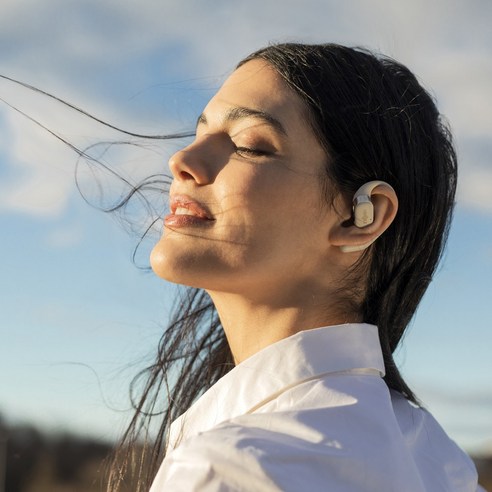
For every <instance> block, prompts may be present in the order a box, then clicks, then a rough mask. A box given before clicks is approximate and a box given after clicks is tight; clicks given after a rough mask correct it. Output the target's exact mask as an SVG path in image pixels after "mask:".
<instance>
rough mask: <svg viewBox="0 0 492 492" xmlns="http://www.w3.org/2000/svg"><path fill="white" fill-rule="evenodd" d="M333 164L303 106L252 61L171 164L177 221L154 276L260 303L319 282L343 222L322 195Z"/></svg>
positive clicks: (157, 253) (171, 223)
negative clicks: (331, 238) (335, 227)
mask: <svg viewBox="0 0 492 492" xmlns="http://www.w3.org/2000/svg"><path fill="white" fill-rule="evenodd" d="M326 161H327V156H326V154H325V152H324V151H323V149H322V148H321V146H320V144H319V143H318V141H317V140H316V138H315V137H314V134H313V132H312V130H311V128H310V126H309V124H308V123H307V118H306V108H305V106H304V103H303V102H302V101H301V99H300V98H299V97H298V96H297V95H296V94H295V93H294V92H293V91H292V90H291V89H290V88H289V87H288V86H287V85H286V83H285V82H284V81H283V80H282V78H281V77H280V76H279V75H278V74H277V72H276V71H275V70H274V69H272V68H271V67H270V66H269V65H268V64H267V63H266V62H264V61H261V60H253V61H249V62H247V63H246V64H244V65H243V66H241V67H240V68H238V69H237V70H236V71H235V72H234V73H233V74H232V75H231V76H230V77H229V78H228V79H227V80H226V82H225V83H224V85H223V86H222V87H221V89H220V90H219V91H218V92H217V94H216V95H215V96H214V97H213V98H212V99H211V101H210V102H209V103H208V105H207V107H206V108H205V110H204V111H203V114H202V115H201V116H200V118H199V120H198V125H197V130H196V139H195V140H194V142H193V143H192V144H191V145H189V146H188V147H186V148H184V149H183V150H181V151H179V152H177V153H176V154H175V155H174V156H173V157H172V158H171V160H170V163H169V164H170V168H171V172H172V174H173V176H174V181H173V184H172V186H171V190H170V202H171V214H170V215H168V216H167V217H166V218H165V228H164V233H163V236H162V238H161V239H160V241H159V242H158V244H157V245H156V246H155V248H154V250H153V252H152V255H151V264H152V268H153V270H154V271H155V273H156V274H157V275H159V276H161V277H163V278H165V279H167V280H170V281H172V282H176V283H181V284H185V285H190V286H194V287H201V288H205V289H206V290H209V291H220V292H235V293H244V294H246V295H258V296H259V295H262V292H263V293H265V292H270V293H273V294H275V292H279V291H278V289H281V290H289V289H290V288H291V287H292V288H293V289H297V288H302V287H303V286H305V285H307V283H309V282H313V281H314V282H316V281H317V280H318V278H319V277H320V275H321V272H322V271H324V270H325V269H326V267H327V258H326V253H327V249H328V247H329V245H328V237H327V236H328V232H327V231H328V229H327V227H329V225H330V224H331V223H333V222H334V221H338V217H337V215H336V214H335V213H334V212H333V210H332V209H331V207H329V206H328V205H327V204H326V203H325V200H324V199H323V198H322V197H321V182H322V181H321V179H322V178H321V176H322V175H323V174H324V173H325V166H326Z"/></svg>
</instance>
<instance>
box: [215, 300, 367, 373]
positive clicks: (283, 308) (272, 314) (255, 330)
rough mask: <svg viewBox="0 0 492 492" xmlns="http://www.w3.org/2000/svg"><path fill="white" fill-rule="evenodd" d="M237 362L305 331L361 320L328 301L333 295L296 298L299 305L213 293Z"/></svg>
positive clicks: (285, 301)
mask: <svg viewBox="0 0 492 492" xmlns="http://www.w3.org/2000/svg"><path fill="white" fill-rule="evenodd" d="M209 294H210V297H211V298H212V300H213V302H214V304H215V307H216V309H217V312H218V314H219V317H220V320H221V323H222V326H223V328H224V331H225V334H226V337H227V341H228V343H229V346H230V349H231V352H232V355H233V357H234V362H235V363H236V364H239V363H240V362H242V361H243V360H245V359H247V358H248V357H250V356H251V355H253V354H255V353H256V352H258V351H259V350H261V349H263V348H265V347H267V346H268V345H271V344H272V343H275V342H277V341H279V340H282V339H283V338H287V337H289V336H291V335H294V334H295V333H298V332H300V331H303V330H309V329H313V328H319V327H321V326H329V325H338V324H343V323H351V322H357V321H360V319H359V317H358V316H357V315H356V314H353V313H350V312H349V311H345V310H340V308H339V307H338V308H335V304H334V303H331V305H330V303H329V302H327V299H330V297H332V296H330V295H329V293H321V294H320V293H316V294H313V293H311V294H308V295H307V294H306V293H305V294H304V296H300V295H299V294H297V295H296V296H295V302H289V301H287V300H284V302H280V301H279V299H278V296H276V298H275V302H274V303H273V302H265V301H264V300H263V301H258V300H253V299H251V298H246V297H244V296H243V295H240V294H231V293H224V292H210V291H209Z"/></svg>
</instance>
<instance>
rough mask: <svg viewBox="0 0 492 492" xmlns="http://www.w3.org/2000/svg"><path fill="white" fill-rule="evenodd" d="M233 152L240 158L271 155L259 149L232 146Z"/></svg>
mask: <svg viewBox="0 0 492 492" xmlns="http://www.w3.org/2000/svg"><path fill="white" fill-rule="evenodd" d="M234 152H235V153H236V154H238V155H240V156H242V157H261V156H266V155H271V152H268V151H266V150H261V149H253V148H250V147H237V146H234Z"/></svg>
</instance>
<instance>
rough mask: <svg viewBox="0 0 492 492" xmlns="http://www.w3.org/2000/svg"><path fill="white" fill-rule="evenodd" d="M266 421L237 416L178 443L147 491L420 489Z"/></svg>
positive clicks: (332, 445)
mask: <svg viewBox="0 0 492 492" xmlns="http://www.w3.org/2000/svg"><path fill="white" fill-rule="evenodd" d="M265 418H266V419H269V418H270V423H271V426H269V425H268V422H267V420H265ZM278 418H279V415H276V416H274V417H273V420H278ZM271 420H272V416H268V415H258V414H252V415H249V416H242V417H240V418H238V419H235V421H231V422H227V423H223V424H221V425H219V426H217V427H216V428H214V429H212V430H210V431H207V432H204V433H201V434H199V435H197V436H195V437H193V438H191V439H188V440H187V441H185V442H183V443H182V444H181V445H180V446H178V447H177V448H176V449H175V450H174V451H172V452H171V453H169V455H168V456H166V459H165V460H164V463H163V466H162V468H161V470H160V471H159V475H158V476H157V477H156V481H155V483H154V487H153V489H152V490H151V492H161V491H167V490H173V491H176V492H181V491H183V492H184V491H203V492H212V491H214V492H215V491H241V492H273V491H283V492H298V491H301V490H309V491H310V492H321V491H326V490H334V491H335V490H336V491H337V492H396V491H398V492H419V491H423V490H424V489H423V488H422V487H421V484H420V482H419V481H418V480H417V481H414V480H411V479H410V480H408V477H406V480H405V481H404V480H400V477H398V476H397V475H396V474H392V473H390V472H388V470H386V469H383V465H382V467H378V466H375V463H374V460H371V459H369V456H365V454H364V453H360V452H358V451H357V450H354V449H347V448H346V447H345V445H344V444H343V443H340V442H338V441H336V440H334V441H331V440H329V439H327V440H324V441H322V442H319V441H318V442H312V440H311V439H304V438H303V437H301V436H299V435H296V432H295V431H294V432H292V433H286V432H283V431H282V430H279V427H283V425H284V424H281V425H280V426H279V425H278V422H272V421H271ZM257 424H258V425H257ZM374 454H379V455H381V454H382V453H381V452H380V450H379V451H378V450H375V451H374ZM383 454H384V453H383ZM380 461H381V463H382V462H383V459H381V460H380ZM385 465H387V464H385ZM401 478H403V477H401Z"/></svg>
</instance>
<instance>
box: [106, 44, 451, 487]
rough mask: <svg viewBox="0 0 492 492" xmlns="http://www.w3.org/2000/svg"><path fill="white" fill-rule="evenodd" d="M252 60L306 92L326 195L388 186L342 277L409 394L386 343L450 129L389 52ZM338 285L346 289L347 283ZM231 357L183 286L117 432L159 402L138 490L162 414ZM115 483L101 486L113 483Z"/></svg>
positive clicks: (446, 213) (434, 224)
mask: <svg viewBox="0 0 492 492" xmlns="http://www.w3.org/2000/svg"><path fill="white" fill-rule="evenodd" d="M253 59H262V60H265V61H267V62H268V63H269V64H270V65H271V66H273V67H274V68H275V70H276V71H277V72H278V73H279V74H280V75H281V76H282V77H283V79H284V80H285V82H286V84H287V85H288V86H289V87H290V88H291V89H292V90H293V92H294V93H295V94H297V95H298V96H300V97H301V98H302V99H303V100H304V102H305V103H306V106H307V108H308V113H309V124H310V125H311V127H312V130H313V132H314V134H315V135H316V136H317V138H318V140H319V142H320V144H321V145H322V146H323V147H324V149H325V150H326V153H327V156H328V159H327V162H328V165H327V167H326V179H325V181H324V182H323V183H320V188H321V189H322V190H324V191H325V194H326V199H327V200H330V199H332V198H333V197H334V196H335V194H337V193H341V194H342V195H343V196H344V197H346V198H347V199H348V200H350V197H352V196H353V194H354V192H355V191H356V190H357V188H358V187H359V186H361V185H362V184H364V183H365V182H368V181H371V180H375V179H380V180H384V181H387V182H388V183H390V184H391V185H392V186H393V187H394V189H395V191H396V194H397V196H398V200H399V211H398V214H397V217H396V219H395V221H394V222H393V224H392V225H391V226H390V228H389V229H388V230H387V231H386V232H385V233H384V234H383V235H382V236H381V237H380V238H379V239H378V241H377V242H376V243H374V244H373V245H372V246H371V248H370V249H368V250H367V251H366V253H365V254H364V255H363V257H362V258H361V260H360V262H359V264H358V267H359V268H355V269H354V271H356V272H357V275H355V276H352V277H351V278H352V283H354V282H355V281H356V282H357V285H361V284H360V282H362V285H363V288H362V289H361V290H362V297H361V301H360V302H359V303H358V305H357V309H358V311H359V313H360V314H361V317H362V319H363V320H364V321H365V322H367V323H372V324H375V325H377V326H378V329H379V335H380V340H381V345H382V351H383V355H384V361H385V366H386V376H385V381H386V384H387V385H388V387H389V388H391V389H393V390H395V391H398V392H400V393H401V394H403V395H404V396H405V397H406V398H407V399H408V400H410V401H412V402H414V403H415V404H418V403H419V402H418V400H417V398H416V396H415V395H414V393H413V392H412V390H411V389H410V388H409V387H408V385H407V384H406V383H405V381H404V380H403V377H402V376H401V374H400V372H399V370H398V368H397V367H396V365H395V362H394V359H393V353H394V351H395V349H396V348H397V346H398V344H399V342H400V340H401V338H402V336H403V334H404V332H405V329H406V328H407V326H408V324H409V322H410V320H411V319H412V317H413V316H414V314H415V311H416V309H417V306H418V304H419V302H420V300H421V299H422V296H423V295H424V293H425V291H426V289H427V287H428V285H429V282H430V281H431V279H432V276H433V274H434V272H435V270H436V267H437V265H438V263H439V260H440V258H441V256H442V252H443V248H444V245H445V242H446V239H447V235H448V230H449V226H450V221H451V217H452V211H453V207H454V196H455V191H456V178H457V162H456V154H455V151H454V148H453V144H452V139H451V135H450V132H449V130H448V128H447V126H446V124H445V123H444V122H443V120H442V117H441V115H440V114H439V112H438V110H437V108H436V105H435V103H434V101H433V98H432V97H431V96H430V95H429V93H428V92H427V91H426V90H425V89H424V88H423V87H422V86H421V85H420V84H419V82H418V81H417V79H416V78H415V76H414V75H413V74H412V73H411V72H410V70H408V69H407V68H406V67H405V66H403V65H401V64H400V63H398V62H396V61H395V60H392V59H390V58H388V57H385V56H382V55H379V54H374V53H372V52H370V51H368V50H366V49H361V48H348V47H344V46H340V45H336V44H323V45H303V44H292V43H287V44H277V45H273V46H269V47H267V48H263V49H261V50H259V51H257V52H255V53H253V54H251V55H250V56H248V57H247V58H245V59H244V60H243V61H241V62H240V63H239V65H238V66H241V65H242V64H244V63H247V62H248V61H249V60H253ZM345 291H346V292H345V295H348V296H350V295H351V286H350V284H348V285H346V286H345ZM352 292H355V288H354V289H353V290H352ZM343 294H344V293H343V292H341V295H343ZM356 297H357V296H356ZM232 367H233V362H232V356H231V353H230V350H229V347H228V345H227V342H226V340H225V336H224V333H223V331H222V327H221V325H220V320H219V318H218V316H217V313H216V311H215V309H214V306H213V304H212V302H211V300H210V298H209V297H208V295H207V294H206V293H205V292H203V291H201V290H198V289H185V290H184V296H183V298H182V300H181V302H180V303H179V304H178V305H177V308H176V310H175V312H174V318H173V321H172V323H171V325H170V326H169V328H168V329H167V330H166V331H165V332H164V334H163V337H162V340H161V343H160V345H159V351H158V357H157V360H156V362H155V364H153V365H152V366H150V367H149V368H148V369H147V370H146V371H145V373H144V374H142V375H141V376H145V377H146V378H147V384H146V386H145V388H144V391H143V394H142V396H141V398H140V400H138V401H137V402H136V413H135V416H134V419H133V420H132V423H131V425H130V427H129V430H128V431H127V433H126V435H125V437H124V442H125V441H131V440H132V439H134V438H135V436H136V434H137V433H136V430H138V429H139V428H140V427H141V426H142V425H143V423H144V422H145V421H146V419H147V417H148V416H149V415H150V414H151V412H152V411H153V410H154V409H155V405H156V401H158V400H160V402H161V403H164V408H163V409H162V410H161V412H160V418H161V424H160V426H159V430H158V432H157V439H155V440H154V441H153V442H152V443H151V444H149V446H150V448H149V451H148V454H147V456H148V458H149V462H147V465H148V467H147V471H148V475H147V477H146V479H141V480H139V485H140V486H141V487H142V490H145V488H146V487H148V486H149V485H150V482H151V481H152V478H153V476H154V474H155V472H156V471H157V468H158V466H159V464H160V461H161V460H162V458H163V456H164V454H165V442H166V436H167V431H168V428H169V425H170V423H171V421H172V420H174V419H175V418H176V417H178V416H179V415H180V414H181V413H183V412H184V411H186V410H187V409H188V408H189V406H190V405H191V404H192V402H193V401H195V400H196V399H197V398H198V397H199V396H200V395H201V394H202V393H203V392H204V391H205V390H206V389H208V388H209V387H210V386H211V385H212V384H214V383H215V382H216V381H217V380H218V379H219V378H220V377H221V376H223V375H224V374H226V373H227V372H228V371H229V370H230V369H231V368H232ZM162 390H164V395H163V394H162ZM159 395H161V396H159ZM130 448H131V446H130V447H127V448H124V449H130ZM123 462H124V463H125V462H126V463H128V460H123ZM115 471H116V469H114V470H113V472H115ZM117 476H118V474H116V475H115V474H114V473H113V478H115V477H117ZM119 476H121V475H119ZM117 482H118V480H116V481H113V483H112V485H111V490H117V489H118V483H117ZM138 490H140V489H138Z"/></svg>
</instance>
